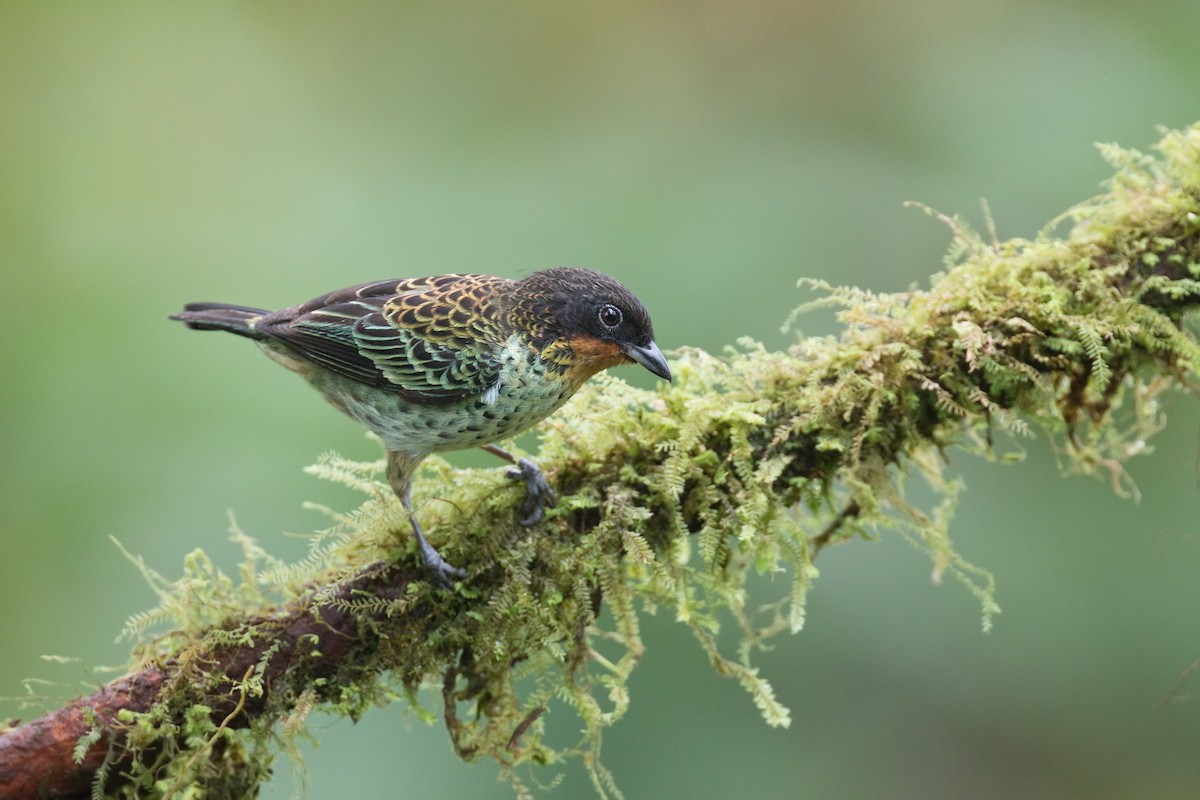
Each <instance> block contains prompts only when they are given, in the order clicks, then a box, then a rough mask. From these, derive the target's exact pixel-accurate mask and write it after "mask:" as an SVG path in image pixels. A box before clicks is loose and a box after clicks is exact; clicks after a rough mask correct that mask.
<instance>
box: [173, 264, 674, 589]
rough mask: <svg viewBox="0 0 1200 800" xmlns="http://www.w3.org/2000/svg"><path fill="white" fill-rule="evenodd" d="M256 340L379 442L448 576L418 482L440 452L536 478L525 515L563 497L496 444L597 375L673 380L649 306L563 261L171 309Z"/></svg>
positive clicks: (427, 549)
mask: <svg viewBox="0 0 1200 800" xmlns="http://www.w3.org/2000/svg"><path fill="white" fill-rule="evenodd" d="M170 318H171V319H173V320H178V321H180V322H183V323H184V324H185V325H187V326H188V327H189V328H192V329H194V330H216V331H227V332H229V333H233V334H237V335H238V336H243V337H246V338H248V339H252V340H254V341H255V342H257V343H258V345H259V347H261V348H262V350H263V351H264V352H265V353H266V354H267V355H268V356H270V357H271V358H272V359H273V360H275V361H276V362H278V363H279V364H281V365H283V366H284V367H286V368H288V369H289V370H291V371H293V372H295V373H297V374H299V375H300V376H301V377H302V378H304V379H305V380H306V381H307V382H308V383H309V384H311V385H312V386H313V387H314V388H315V389H316V390H317V391H318V392H319V393H320V394H321V395H322V396H323V397H324V398H325V399H326V400H327V401H328V402H329V403H330V404H331V405H333V406H334V407H336V408H338V409H340V410H341V411H343V412H344V413H346V414H347V415H349V416H350V417H352V418H354V419H356V420H358V421H359V422H361V423H362V424H363V425H365V426H366V427H367V429H368V430H370V431H371V432H373V433H374V434H375V435H376V436H377V437H378V438H379V439H380V441H382V443H383V446H384V449H385V451H386V454H387V470H386V475H387V480H388V483H389V485H390V486H391V488H392V490H393V491H394V492H395V493H396V496H397V497H398V498H399V499H400V502H401V503H402V505H403V506H404V509H405V511H406V512H407V513H408V518H409V522H410V524H411V526H412V530H413V534H414V536H415V538H416V544H417V548H418V551H419V553H420V557H421V561H422V564H423V566H424V568H425V570H426V571H427V574H428V575H429V576H430V577H431V578H432V580H433V581H434V582H435V583H437V584H438V585H440V586H442V587H446V588H448V587H451V586H453V583H454V581H456V580H463V579H465V578H466V577H467V572H466V571H465V570H463V569H461V568H459V567H455V566H452V565H451V564H449V563H448V562H447V561H446V560H445V559H444V558H442V556H441V554H439V553H438V551H437V549H436V548H434V547H433V545H431V544H430V543H429V541H428V540H427V539H426V537H425V533H424V531H423V530H422V528H421V525H420V523H419V522H418V521H417V516H416V514H415V513H414V511H413V507H412V480H413V475H414V474H415V473H416V470H417V468H418V466H419V465H420V463H421V461H422V460H423V459H424V458H425V457H426V456H428V455H430V454H431V453H437V452H444V451H448V450H462V449H467V448H471V447H476V446H478V447H482V448H483V449H485V450H487V451H488V452H491V453H493V454H495V455H497V456H500V457H501V458H504V459H505V460H507V461H509V462H510V463H511V464H513V466H512V467H511V468H510V469H509V471H508V473H507V474H508V476H509V477H510V478H513V479H516V480H521V481H523V482H524V483H525V485H526V487H527V491H526V498H525V500H524V502H523V504H522V507H521V509H520V518H519V520H518V521H519V522H520V524H522V525H525V526H531V525H535V524H537V523H538V522H539V521H540V520H541V519H542V516H543V509H544V507H546V506H550V507H553V506H554V505H555V504H556V502H557V497H556V496H555V493H554V491H553V489H552V488H551V486H550V485H549V482H548V481H547V480H546V478H545V476H544V474H543V473H542V471H541V469H540V468H539V467H538V466H537V464H535V463H534V462H533V461H531V460H529V459H525V458H519V459H518V458H515V457H514V456H513V455H512V454H510V453H509V452H508V451H506V450H504V449H503V448H501V447H500V446H498V445H497V444H496V442H497V441H500V440H503V439H508V438H511V437H513V436H516V435H518V434H520V433H522V432H523V431H526V430H528V429H529V428H530V427H532V426H533V425H535V424H536V423H537V422H539V421H541V420H542V419H544V418H545V417H547V416H549V415H550V414H552V413H554V412H555V411H556V410H558V409H559V408H560V407H561V406H562V405H563V404H564V403H565V402H566V401H567V400H568V399H570V397H571V396H572V395H573V394H575V392H576V391H577V390H578V389H579V388H580V387H581V386H582V385H583V384H584V383H585V382H586V381H587V380H588V379H589V378H591V377H592V376H593V375H595V374H597V373H598V372H600V371H602V370H605V369H608V368H609V367H613V366H617V365H619V364H628V363H632V364H639V365H641V366H643V367H645V368H646V369H647V370H649V371H650V372H651V373H653V374H654V375H656V376H657V377H659V378H662V379H664V380H666V381H668V382H669V381H671V370H670V367H669V366H668V364H667V360H666V358H665V357H664V356H663V353H662V350H660V349H659V346H658V345H657V344H656V343H655V341H654V330H653V325H652V323H651V320H650V314H649V312H648V311H647V310H646V307H645V306H644V305H642V303H641V301H640V300H638V299H637V297H635V296H634V294H633V293H632V292H630V291H629V290H628V289H627V288H625V286H623V285H622V284H621V283H619V282H618V281H617V280H616V279H614V278H612V277H610V276H609V275H606V274H604V273H602V272H597V271H595V270H591V269H583V268H579V267H554V268H551V269H544V270H540V271H537V272H533V273H531V274H529V275H527V276H526V277H524V278H521V279H519V280H512V279H508V278H502V277H496V276H492V275H480V274H448V275H434V276H430V277H423V278H395V279H390V280H382V281H375V282H372V283H362V284H357V285H355V286H350V287H347V288H345V289H339V290H337V291H334V292H330V293H328V294H325V295H322V296H320V297H317V298H314V299H312V300H310V301H308V302H307V303H302V304H300V305H296V306H292V307H290V308H285V309H281V310H279V311H268V310H265V309H260V308H251V307H248V306H237V305H229V304H226V303H188V304H187V305H185V306H184V310H183V311H182V312H180V313H178V314H174V315H172V316H171V317H170Z"/></svg>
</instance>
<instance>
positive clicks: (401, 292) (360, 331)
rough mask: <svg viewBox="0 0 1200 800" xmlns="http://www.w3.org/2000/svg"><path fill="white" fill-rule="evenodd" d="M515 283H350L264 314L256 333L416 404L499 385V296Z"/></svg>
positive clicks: (464, 279) (468, 279)
mask: <svg viewBox="0 0 1200 800" xmlns="http://www.w3.org/2000/svg"><path fill="white" fill-rule="evenodd" d="M509 288H511V281H508V280H506V279H504V278H494V277H491V276H487V275H438V276H435V277H430V278H409V279H406V280H391V281H380V282H377V283H368V284H362V285H359V286H352V287H349V288H347V289H343V290H341V291H338V292H333V293H331V294H328V295H325V296H324V297H319V298H316V299H314V300H311V301H309V302H308V303H305V304H304V305H301V306H297V307H295V308H292V309H287V310H285V311H279V312H275V313H273V314H269V315H268V316H267V317H264V318H263V319H262V320H260V321H259V322H258V323H257V324H256V325H255V330H256V331H258V332H260V333H263V334H265V335H267V336H269V337H271V338H273V339H275V340H277V341H279V342H280V343H281V344H284V345H286V346H287V347H288V349H290V350H292V351H294V352H295V353H297V354H298V355H300V356H303V357H304V358H306V359H308V360H309V361H312V362H314V363H315V364H318V365H320V366H322V367H324V368H326V369H329V370H332V371H333V372H336V373H338V374H340V375H343V376H345V377H347V378H351V379H353V380H356V381H359V382H361V383H365V384H367V385H370V386H374V387H376V388H380V389H385V390H391V391H395V392H398V393H400V394H401V395H403V396H405V397H406V398H408V399H410V400H413V401H414V402H420V403H426V404H438V403H447V402H451V401H453V400H458V399H461V398H464V397H469V396H472V395H482V394H485V393H487V392H488V391H489V390H491V389H493V388H494V387H495V384H496V381H497V379H498V376H499V372H500V364H499V363H498V361H497V359H496V357H495V354H494V353H495V350H496V348H497V346H499V345H500V344H501V343H502V340H503V336H502V333H501V330H500V328H501V321H500V316H501V309H500V308H499V304H498V303H497V302H496V299H495V298H497V297H498V296H501V295H503V294H504V293H505V292H506V291H507V290H508V289H509Z"/></svg>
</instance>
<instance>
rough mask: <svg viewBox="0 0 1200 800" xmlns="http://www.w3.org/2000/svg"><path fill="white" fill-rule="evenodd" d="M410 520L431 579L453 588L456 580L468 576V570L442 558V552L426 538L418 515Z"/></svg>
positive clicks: (423, 562)
mask: <svg viewBox="0 0 1200 800" xmlns="http://www.w3.org/2000/svg"><path fill="white" fill-rule="evenodd" d="M409 521H410V522H411V523H412V529H413V533H414V534H415V535H416V537H417V550H418V551H419V552H420V553H421V564H422V565H423V566H424V567H425V572H426V573H427V574H428V575H429V579H430V580H431V581H433V582H434V584H436V585H437V586H439V587H440V588H442V589H453V588H454V582H455V581H461V580H463V579H464V578H466V577H467V571H466V570H464V569H459V568H458V567H456V566H453V565H452V564H451V563H450V562H449V561H447V560H446V559H444V558H442V554H441V553H439V552H438V551H437V549H436V548H435V547H434V546H433V545H431V544H430V543H429V541H428V540H427V539H426V538H425V533H424V532H423V531H422V530H421V526H420V525H419V524H418V523H417V518H416V517H410V518H409Z"/></svg>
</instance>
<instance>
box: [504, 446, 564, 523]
mask: <svg viewBox="0 0 1200 800" xmlns="http://www.w3.org/2000/svg"><path fill="white" fill-rule="evenodd" d="M515 463H516V466H515V467H513V468H512V469H510V470H509V471H508V472H507V473H505V474H507V475H508V477H509V478H511V479H512V480H514V481H524V483H525V490H526V494H525V500H524V502H522V503H521V518H520V519H518V520H517V522H518V523H520V524H521V525H524V526H525V527H526V528H528V527H530V526H532V525H536V524H538V523H539V522H541V521H542V516H543V512H544V510H545V509H546V507H547V506H549V507H550V508H554V506H556V505H558V495H556V494H555V493H554V490H553V489H552V488H550V483H549V482H548V481H547V480H546V473H544V472H542V468H541V467H539V466H538V465H537V464H535V463H533V462H532V461H530V460H529V459H528V458H521V459H517V461H516V462H515Z"/></svg>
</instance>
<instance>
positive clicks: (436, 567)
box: [421, 547, 467, 589]
mask: <svg viewBox="0 0 1200 800" xmlns="http://www.w3.org/2000/svg"><path fill="white" fill-rule="evenodd" d="M421 563H422V564H424V565H425V571H426V572H427V573H429V577H430V579H431V580H432V581H433V582H434V583H436V584H437V585H438V586H439V587H441V588H443V589H453V588H454V583H455V581H461V580H462V579H463V578H465V577H467V571H466V570H465V569H460V568H459V567H456V566H453V565H452V564H450V563H449V562H448V561H446V559H444V558H442V557H441V555H440V554H439V553H438V551H437V550H434V549H433V548H432V547H430V548H429V549H428V550H421Z"/></svg>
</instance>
